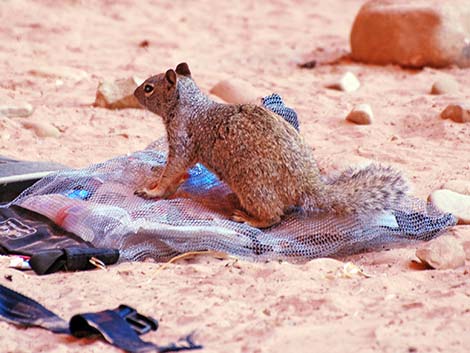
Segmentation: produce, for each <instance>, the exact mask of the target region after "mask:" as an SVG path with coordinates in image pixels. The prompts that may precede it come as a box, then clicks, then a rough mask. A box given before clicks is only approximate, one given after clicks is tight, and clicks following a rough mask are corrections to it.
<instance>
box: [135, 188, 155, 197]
mask: <svg viewBox="0 0 470 353" xmlns="http://www.w3.org/2000/svg"><path fill="white" fill-rule="evenodd" d="M134 195H137V196H139V197H142V198H144V199H147V200H149V199H155V198H157V195H154V194H152V192H151V191H150V190H148V189H147V188H143V189H137V190H135V191H134Z"/></svg>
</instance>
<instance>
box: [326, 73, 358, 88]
mask: <svg viewBox="0 0 470 353" xmlns="http://www.w3.org/2000/svg"><path fill="white" fill-rule="evenodd" d="M326 87H327V88H331V89H336V90H339V91H343V92H354V91H357V90H358V89H359V87H361V83H360V82H359V80H358V78H357V77H356V75H354V74H353V73H352V72H349V71H348V72H346V73H345V74H344V75H343V76H341V78H340V79H339V80H338V81H337V82H332V83H330V84H328V85H327V86H326Z"/></svg>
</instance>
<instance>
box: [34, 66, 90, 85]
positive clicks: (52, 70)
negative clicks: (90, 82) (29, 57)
mask: <svg viewBox="0 0 470 353" xmlns="http://www.w3.org/2000/svg"><path fill="white" fill-rule="evenodd" d="M29 73H30V74H31V75H34V76H39V77H47V78H54V79H56V80H57V79H69V80H73V81H77V82H78V81H82V80H86V79H88V78H89V75H88V73H87V72H85V71H83V70H80V69H76V68H73V67H69V66H39V67H36V68H34V69H31V70H29Z"/></svg>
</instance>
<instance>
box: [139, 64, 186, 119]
mask: <svg viewBox="0 0 470 353" xmlns="http://www.w3.org/2000/svg"><path fill="white" fill-rule="evenodd" d="M178 76H185V77H191V72H190V71H189V66H188V64H186V63H181V64H179V65H178V66H177V67H176V69H175V70H173V69H169V70H167V71H166V72H165V73H161V74H158V75H155V76H152V77H150V78H148V79H147V80H145V81H144V83H142V84H141V85H140V86H139V87H137V88H136V90H135V91H134V96H135V97H136V98H137V100H138V101H139V103H140V104H142V106H144V107H145V108H147V109H148V110H150V111H151V112H153V113H155V114H158V115H160V116H162V117H163V118H166V113H167V112H168V111H169V110H170V109H171V108H172V107H174V106H175V105H176V104H177V102H178V98H179V95H178V80H179V78H178Z"/></svg>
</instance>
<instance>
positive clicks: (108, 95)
mask: <svg viewBox="0 0 470 353" xmlns="http://www.w3.org/2000/svg"><path fill="white" fill-rule="evenodd" d="M142 82H143V80H141V79H139V78H136V77H129V78H124V79H118V80H108V81H103V82H100V83H99V85H98V89H97V91H96V98H95V103H94V106H95V107H102V108H108V109H123V108H142V106H141V105H140V103H139V101H138V100H137V98H135V97H134V91H135V89H136V88H137V87H138V86H139V85H140V84H141V83H142Z"/></svg>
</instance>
